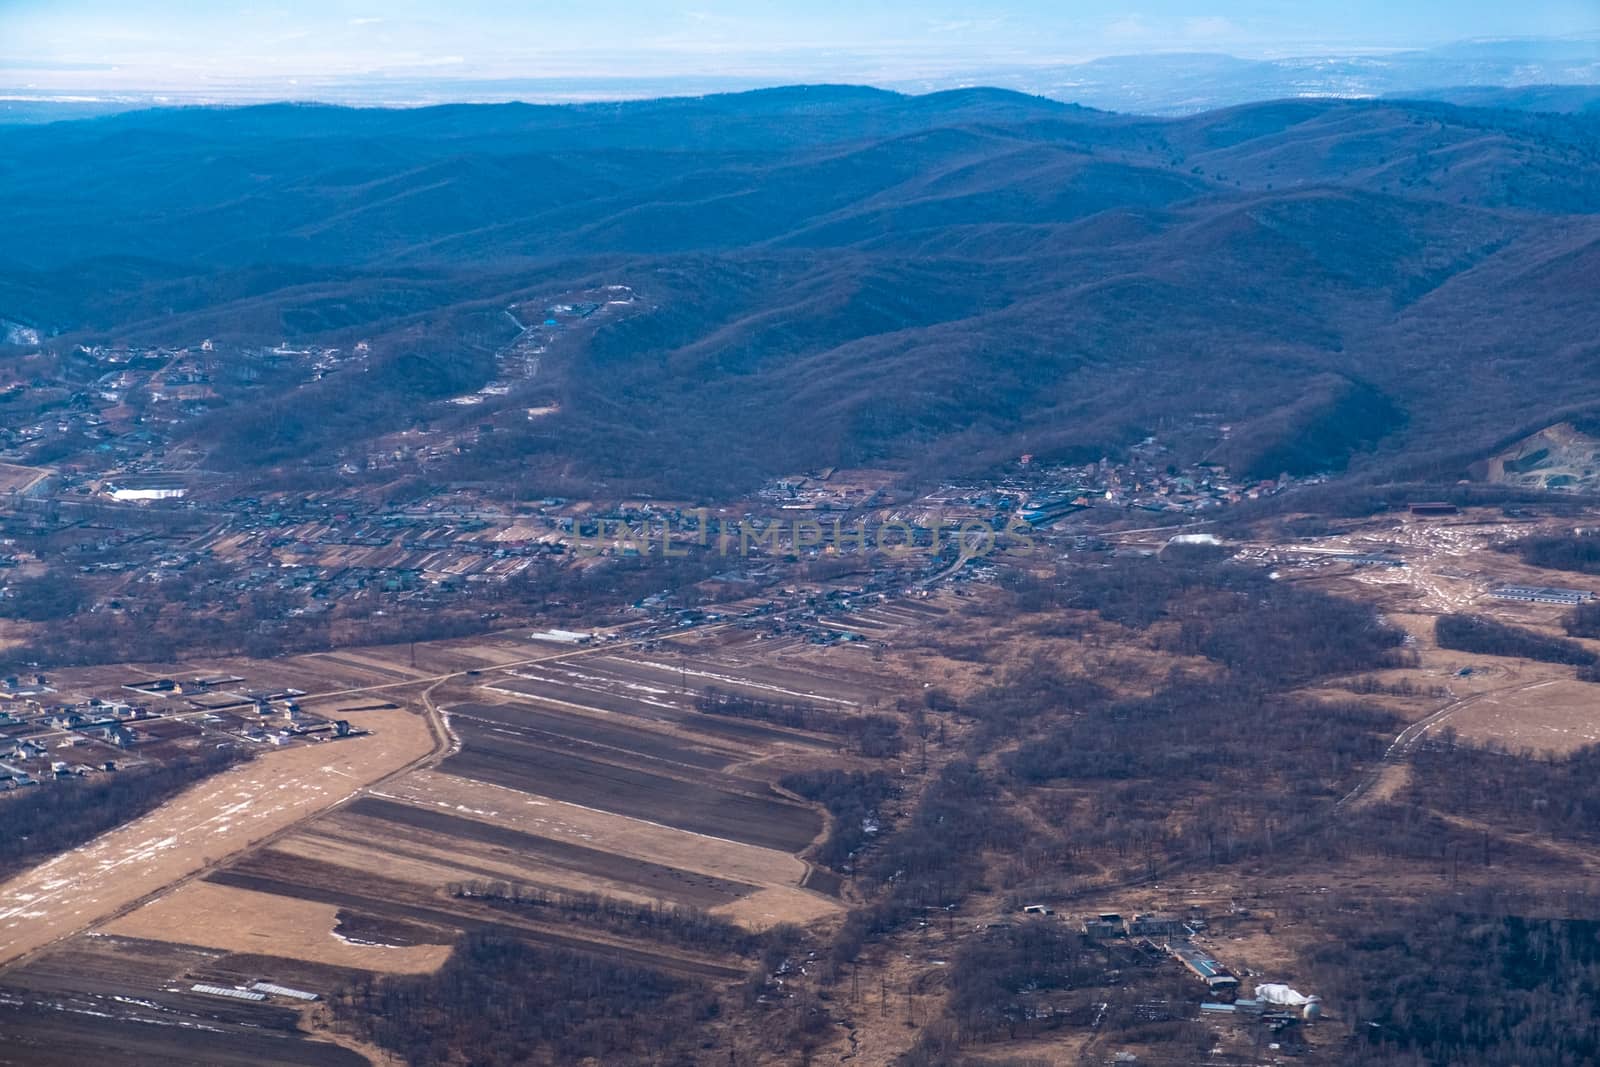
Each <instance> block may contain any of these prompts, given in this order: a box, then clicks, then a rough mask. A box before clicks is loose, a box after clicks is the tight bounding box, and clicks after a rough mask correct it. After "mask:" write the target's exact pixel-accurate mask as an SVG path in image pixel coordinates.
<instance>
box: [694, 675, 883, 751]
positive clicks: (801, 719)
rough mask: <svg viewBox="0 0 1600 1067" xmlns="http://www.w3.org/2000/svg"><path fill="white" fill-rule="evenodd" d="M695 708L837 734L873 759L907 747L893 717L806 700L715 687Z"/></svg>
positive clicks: (795, 728) (716, 713)
mask: <svg viewBox="0 0 1600 1067" xmlns="http://www.w3.org/2000/svg"><path fill="white" fill-rule="evenodd" d="M695 707H696V709H698V710H699V711H700V712H701V713H702V714H705V715H724V716H727V717H728V718H732V719H753V720H755V721H757V722H767V723H772V724H773V725H775V726H787V727H789V728H790V729H793V730H807V731H810V732H812V733H819V734H834V735H837V736H840V737H844V738H846V739H847V740H848V741H849V743H850V745H851V747H852V748H853V749H854V750H855V751H856V752H857V753H859V754H861V755H863V756H867V757H870V758H873V759H887V758H888V757H890V756H898V755H899V754H900V752H901V750H902V749H903V748H904V747H905V741H904V739H903V738H902V737H901V734H900V723H899V722H898V721H897V720H896V719H894V718H893V717H891V716H888V715H879V714H877V713H875V712H843V711H833V710H831V709H827V708H819V707H817V706H816V705H814V704H808V703H806V702H804V701H778V700H763V699H760V698H758V697H751V696H745V695H743V694H740V693H730V692H727V691H725V690H722V689H718V688H716V687H715V686H712V687H709V688H707V689H706V690H704V691H703V692H702V693H701V694H700V697H699V699H698V700H696V701H695Z"/></svg>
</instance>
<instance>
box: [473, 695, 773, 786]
mask: <svg viewBox="0 0 1600 1067" xmlns="http://www.w3.org/2000/svg"><path fill="white" fill-rule="evenodd" d="M534 704H535V702H533V701H529V700H522V701H518V702H516V703H513V704H454V705H451V707H450V719H451V722H453V723H454V722H462V721H466V722H473V723H478V724H481V725H484V726H486V727H487V728H489V729H491V730H494V731H496V732H505V733H506V734H508V735H509V736H511V737H515V738H517V739H519V740H529V741H531V742H539V741H543V742H545V743H549V744H553V745H555V746H557V747H560V746H566V747H570V748H574V749H578V750H580V751H581V750H593V751H595V752H597V753H599V754H601V755H602V756H606V755H614V756H616V757H620V758H623V759H627V758H635V759H641V760H646V761H649V763H651V764H656V763H660V764H663V765H666V766H668V767H678V768H681V769H682V770H683V771H685V772H687V771H693V770H703V771H719V770H721V769H722V768H724V767H726V766H727V765H728V764H730V763H735V762H738V761H739V760H741V759H744V758H746V757H747V756H748V752H744V751H740V750H739V749H737V748H735V747H733V746H731V745H729V744H727V743H726V742H723V743H721V744H717V743H715V742H710V741H701V740H700V739H698V738H696V739H693V740H690V739H688V738H684V737H679V736H675V735H673V734H669V733H667V732H665V731H662V730H655V729H651V728H649V727H646V726H645V725H643V724H642V723H627V724H625V725H624V724H617V723H611V722H606V721H605V720H604V719H602V718H600V717H599V716H593V715H572V714H568V715H561V714H558V713H552V712H548V711H543V710H541V709H539V708H538V707H536V706H534Z"/></svg>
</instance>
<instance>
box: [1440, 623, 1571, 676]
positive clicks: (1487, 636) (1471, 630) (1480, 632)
mask: <svg viewBox="0 0 1600 1067" xmlns="http://www.w3.org/2000/svg"><path fill="white" fill-rule="evenodd" d="M1433 636H1434V640H1436V641H1437V642H1438V643H1439V647H1440V648H1449V649H1454V650H1455V651H1457V652H1473V653H1477V654H1479V655H1483V656H1516V657H1518V658H1521V659H1531V660H1538V661H1539V662H1540V663H1570V664H1573V665H1574V666H1579V667H1588V666H1592V665H1594V664H1595V663H1596V662H1597V660H1600V657H1597V656H1596V655H1595V654H1594V653H1593V652H1590V651H1589V650H1588V649H1587V648H1584V647H1583V646H1582V645H1580V644H1579V643H1578V642H1576V641H1569V640H1566V639H1565V638H1561V637H1550V636H1547V635H1545V634H1541V633H1539V632H1538V631H1536V630H1529V629H1525V628H1523V627H1521V626H1511V625H1508V624H1506V623H1503V622H1497V621H1496V620H1494V619H1491V618H1488V617H1487V616H1484V615H1441V616H1439V618H1438V620H1437V621H1435V622H1434V625H1433Z"/></svg>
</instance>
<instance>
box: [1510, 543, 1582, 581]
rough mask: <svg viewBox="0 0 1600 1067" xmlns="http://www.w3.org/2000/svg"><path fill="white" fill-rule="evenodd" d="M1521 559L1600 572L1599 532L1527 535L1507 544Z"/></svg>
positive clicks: (1560, 568)
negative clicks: (1565, 534)
mask: <svg viewBox="0 0 1600 1067" xmlns="http://www.w3.org/2000/svg"><path fill="white" fill-rule="evenodd" d="M1505 550H1506V551H1507V552H1511V553H1514V554H1515V555H1516V556H1517V557H1518V558H1519V559H1521V560H1522V562H1524V563H1526V564H1529V565H1530V566H1534V567H1544V568H1546V569H1549V570H1557V571H1575V572H1577V573H1579V574H1600V535H1597V534H1572V535H1570V536H1562V537H1527V538H1523V539H1522V540H1520V541H1513V542H1512V543H1511V544H1509V545H1507V546H1505Z"/></svg>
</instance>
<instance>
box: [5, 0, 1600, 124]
mask: <svg viewBox="0 0 1600 1067" xmlns="http://www.w3.org/2000/svg"><path fill="white" fill-rule="evenodd" d="M1483 41H1488V42H1490V44H1489V45H1488V46H1483V45H1481V44H1480V45H1474V44H1473V42H1483ZM1462 42H1465V44H1463V43H1462ZM1519 42H1521V43H1519ZM1446 46H1449V47H1448V48H1447V47H1446ZM1463 47H1464V48H1466V49H1468V50H1470V49H1472V48H1474V47H1488V48H1489V51H1490V52H1492V53H1493V55H1494V57H1495V58H1496V60H1497V61H1498V62H1499V63H1500V65H1499V66H1498V67H1497V66H1495V65H1494V64H1493V63H1491V64H1490V68H1491V69H1485V70H1482V71H1478V72H1477V74H1478V75H1481V76H1482V77H1488V78H1491V79H1492V78H1495V77H1499V79H1500V80H1502V81H1505V80H1509V79H1511V78H1515V77H1518V75H1520V74H1527V75H1530V76H1533V75H1542V76H1545V77H1546V79H1547V80H1554V81H1558V82H1572V83H1582V84H1589V83H1592V82H1593V81H1595V80H1600V79H1597V78H1596V76H1595V70H1596V68H1597V67H1600V3H1595V2H1593V0H1528V2H1526V3H1522V4H1517V5H1506V4H1502V3H1488V2H1483V0H1464V2H1455V3H1443V2H1437V0H1425V2H1420V3H1409V4H1405V5H1403V6H1399V7H1397V6H1396V5H1393V4H1388V3H1378V2H1375V0H1344V2H1338V3H1335V2H1332V0H1309V2H1302V3H1296V4H1289V3H1266V2H1259V0H1217V2H1213V3H1211V4H1206V5H1201V4H1190V3H1175V2H1170V0H1147V2H1145V3H1143V4H1139V5H1136V6H1128V5H1124V4H1113V3H1109V2H1104V0H1087V2H1079V3H1071V4H1059V3H1045V2H1042V0H1011V2H999V3H986V4H980V5H973V4H970V3H954V2H951V0H927V2H923V3H915V4H913V3H910V2H908V0H883V2H880V3H877V4H874V5H870V6H862V5H854V4H845V3H843V2H841V0H813V2H810V3H805V4H799V3H792V2H774V0H765V2H763V0H743V2H739V3H734V2H731V0H701V2H698V3H696V4H693V5H689V6H687V7H680V6H678V5H673V4H666V3H661V2H659V0H634V2H629V3H622V2H618V0H597V3H595V4H592V5H590V6H588V7H586V8H585V9H584V12H583V14H582V15H581V16H574V15H573V14H572V12H571V9H568V8H563V7H559V6H557V5H551V4H547V3H511V2H507V0H463V2H458V3H451V4H443V3H436V2H419V0H391V2H389V3H385V4H376V3H373V2H372V0H318V2H312V0H277V2H275V3H273V4H270V5H264V6H262V7H260V8H246V7H243V6H233V5H231V4H222V5H218V4H203V3H196V2H192V0H142V2H135V3H126V2H123V3H115V2H111V0H48V2H46V0H11V2H8V3H5V4H0V95H5V96H11V97H25V98H29V99H39V98H49V97H52V96H66V97H71V96H102V95H109V96H117V95H133V96H142V97H153V96H157V95H166V96H169V97H170V98H171V101H172V102H246V101H259V100H283V99H307V100H324V101H328V102H349V103H388V104H419V103H431V102H445V101H452V100H461V101H472V100H494V99H533V98H539V99H543V100H549V101H559V100H566V99H574V100H578V99H613V98H626V97H637V96H648V95H665V94H670V93H676V92H687V93H689V94H695V93H698V92H706V91H718V90H720V89H738V88H752V87H756V86H762V85H773V84H785V83H802V82H846V83H852V84H866V85H874V86H881V87H885V88H894V89H911V90H916V89H919V88H946V87H952V86H956V85H970V84H977V83H982V82H988V81H993V82H995V83H996V84H1002V85H1004V86H1006V87H1012V88H1021V89H1024V90H1027V91H1037V90H1036V89H1035V88H1034V87H1033V86H1031V85H1030V84H1029V81H1028V79H1029V76H1030V72H1040V71H1048V70H1061V69H1063V68H1072V67H1074V66H1077V65H1080V64H1085V63H1090V62H1092V61H1097V60H1106V59H1108V58H1116V59H1127V60H1129V61H1130V62H1131V61H1132V60H1133V59H1135V58H1137V57H1141V56H1148V57H1151V58H1152V61H1153V66H1152V68H1151V69H1152V72H1153V74H1152V76H1153V77H1154V76H1159V71H1165V70H1170V69H1171V68H1172V67H1173V64H1174V60H1175V59H1181V58H1182V57H1193V58H1195V59H1206V58H1210V59H1213V60H1216V59H1221V58H1222V57H1229V58H1232V59H1234V60H1235V61H1238V62H1250V61H1295V60H1297V59H1298V58H1302V57H1304V58H1309V59H1311V60H1315V59H1317V58H1319V57H1330V58H1337V59H1339V60H1341V61H1351V60H1356V59H1358V58H1359V57H1363V56H1365V57H1370V58H1371V60H1372V61H1373V62H1375V63H1379V64H1381V63H1383V62H1384V59H1385V57H1389V56H1393V55H1394V54H1396V53H1415V52H1427V51H1428V50H1430V49H1444V50H1445V52H1449V51H1451V50H1452V49H1453V50H1454V51H1455V52H1457V53H1459V52H1460V50H1461V49H1462V48H1463ZM1517 53H1525V54H1524V55H1523V56H1522V58H1524V59H1525V60H1526V61H1527V62H1526V63H1525V64H1523V66H1522V67H1518V66H1516V65H1510V66H1507V65H1506V63H1505V62H1504V61H1503V59H1504V57H1505V56H1506V55H1508V54H1517ZM1440 58H1446V57H1444V56H1441V57H1440ZM1455 58H1456V60H1457V61H1458V64H1459V65H1460V66H1461V68H1462V70H1463V72H1464V74H1463V76H1466V77H1471V78H1472V80H1471V82H1470V83H1471V84H1485V83H1486V82H1484V81H1483V80H1482V77H1478V76H1475V75H1474V70H1475V68H1474V67H1473V66H1472V57H1471V56H1461V55H1457V56H1456V57H1455ZM1501 68H1505V73H1497V72H1498V71H1500V70H1501ZM1440 73H1441V74H1445V73H1448V70H1447V69H1441V70H1440ZM1207 76H1213V75H1211V74H1208V75H1207ZM1519 82H1520V83H1522V84H1526V83H1527V78H1519ZM1332 88H1333V90H1335V91H1337V89H1338V86H1337V85H1334V86H1332ZM1355 91H1356V92H1357V93H1359V92H1360V91H1361V87H1360V86H1356V88H1355ZM519 94H520V95H519ZM157 102H159V101H157Z"/></svg>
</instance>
